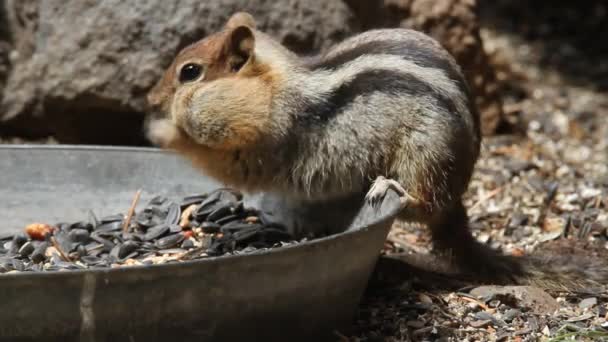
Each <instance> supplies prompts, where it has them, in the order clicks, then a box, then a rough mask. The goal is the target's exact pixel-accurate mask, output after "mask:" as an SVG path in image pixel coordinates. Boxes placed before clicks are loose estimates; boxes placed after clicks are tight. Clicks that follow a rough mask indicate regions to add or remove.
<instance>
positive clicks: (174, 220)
mask: <svg viewBox="0 0 608 342" xmlns="http://www.w3.org/2000/svg"><path fill="white" fill-rule="evenodd" d="M181 215H182V210H181V208H180V206H179V204H177V203H171V204H170V205H169V212H168V213H167V217H166V218H165V223H166V224H178V223H179V220H180V218H181Z"/></svg>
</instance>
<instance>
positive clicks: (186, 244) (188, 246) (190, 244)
mask: <svg viewBox="0 0 608 342" xmlns="http://www.w3.org/2000/svg"><path fill="white" fill-rule="evenodd" d="M181 247H182V248H183V249H192V248H194V242H192V240H191V239H188V240H184V242H182V245H181Z"/></svg>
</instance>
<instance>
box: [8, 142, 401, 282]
mask: <svg viewBox="0 0 608 342" xmlns="http://www.w3.org/2000/svg"><path fill="white" fill-rule="evenodd" d="M0 150H60V151H69V150H75V151H116V152H146V153H155V154H159V153H160V154H166V155H174V153H172V152H170V151H166V150H163V149H160V148H156V147H139V146H117V145H70V144H0ZM389 191H391V192H394V190H392V189H389ZM403 206H404V205H403V203H399V205H395V206H394V207H393V208H391V209H390V210H388V211H387V212H386V214H385V215H377V217H375V218H374V219H373V220H371V221H369V222H368V224H367V225H366V226H364V227H357V228H356V229H350V230H346V231H344V232H341V233H337V234H333V235H329V236H325V237H321V238H317V239H312V240H306V241H303V242H297V243H295V244H289V245H285V246H280V247H274V248H266V249H261V250H255V251H253V252H250V253H243V254H223V255H219V256H210V257H206V258H199V259H193V260H186V261H180V262H176V263H164V264H152V265H133V266H122V267H114V268H111V267H109V268H96V269H77V270H65V271H42V272H16V273H8V274H6V273H4V274H0V280H8V279H26V278H27V279H32V280H35V279H44V278H47V277H57V276H60V277H70V276H81V275H82V276H85V275H89V274H91V275H102V274H105V275H108V276H109V275H111V274H120V273H123V272H129V271H130V270H133V271H134V272H137V271H139V272H161V271H162V270H163V269H165V270H166V272H167V273H170V272H171V271H172V270H173V269H178V268H184V267H188V266H196V265H198V264H201V265H202V264H212V263H221V262H236V261H238V260H242V258H245V257H249V259H252V258H255V257H260V256H269V255H280V254H282V253H288V252H291V251H293V250H294V249H297V248H306V247H312V248H314V247H318V246H321V245H324V244H328V243H330V242H332V241H335V240H337V239H341V238H345V237H351V236H353V235H355V234H361V233H362V232H365V231H367V230H369V229H370V228H371V227H376V226H379V225H382V224H384V223H386V221H389V220H394V218H395V216H396V215H397V213H398V212H399V211H400V210H402V209H403ZM277 257H279V256H277ZM155 270H156V271H155Z"/></svg>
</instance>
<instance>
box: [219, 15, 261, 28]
mask: <svg viewBox="0 0 608 342" xmlns="http://www.w3.org/2000/svg"><path fill="white" fill-rule="evenodd" d="M239 26H247V27H249V28H251V29H254V30H255V28H256V27H255V26H256V25H255V19H253V16H252V15H251V14H249V13H247V12H236V13H234V14H233V15H232V16H231V17H230V19H228V21H227V22H226V25H225V28H226V29H228V30H230V29H234V28H237V27H239Z"/></svg>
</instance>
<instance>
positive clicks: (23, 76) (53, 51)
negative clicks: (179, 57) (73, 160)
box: [0, 0, 357, 144]
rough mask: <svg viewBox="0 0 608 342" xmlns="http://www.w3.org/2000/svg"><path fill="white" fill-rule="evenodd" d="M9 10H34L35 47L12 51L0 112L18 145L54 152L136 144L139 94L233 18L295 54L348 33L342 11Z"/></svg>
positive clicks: (350, 27) (292, 4)
mask: <svg viewBox="0 0 608 342" xmlns="http://www.w3.org/2000/svg"><path fill="white" fill-rule="evenodd" d="M8 3H9V4H11V3H12V8H9V9H8V10H9V11H14V12H20V11H23V10H25V9H28V8H29V7H28V5H30V6H31V5H34V6H35V7H36V10H37V14H38V15H37V16H38V19H37V29H36V31H35V36H34V39H32V40H30V41H26V42H23V43H20V49H21V50H22V51H23V52H22V51H17V52H18V53H19V54H23V55H21V56H18V58H17V62H16V63H15V64H14V66H13V70H12V72H11V74H10V76H9V77H8V80H7V84H6V88H5V91H4V99H3V101H2V105H1V106H0V110H1V112H2V113H3V116H4V119H5V120H9V121H8V123H7V124H8V125H12V126H13V127H14V128H15V129H16V130H18V131H20V133H21V134H22V135H29V134H34V132H36V133H41V132H40V130H41V127H43V128H44V129H45V130H48V133H50V134H53V135H55V136H56V137H57V138H58V139H59V140H60V141H63V142H78V143H113V144H139V143H142V142H143V137H142V134H141V133H142V132H141V129H140V126H141V122H142V119H143V115H142V114H143V113H144V112H145V110H146V106H145V93H146V92H147V90H148V89H149V88H150V87H151V86H152V85H153V84H154V82H155V81H156V80H157V79H158V78H159V77H160V75H161V73H162V71H163V69H164V68H165V67H166V66H167V65H168V63H170V61H171V59H172V58H173V56H174V54H175V53H176V52H177V51H178V50H179V49H180V48H182V47H183V46H185V45H187V44H189V43H191V42H193V41H195V40H198V39H200V38H202V37H203V36H204V35H206V34H209V33H211V32H213V31H216V30H218V29H219V28H220V27H221V26H222V25H223V24H224V22H225V21H226V19H227V18H228V17H229V16H230V15H231V14H232V13H233V12H235V11H237V10H246V11H249V12H251V13H252V14H253V15H254V16H255V17H256V18H257V20H258V22H259V25H260V27H261V29H262V30H265V31H267V32H268V33H270V34H271V35H273V36H275V37H277V38H278V39H279V40H280V41H281V42H282V43H284V44H285V45H287V46H288V47H290V48H292V49H293V50H295V51H297V52H305V51H313V50H318V49H321V48H323V47H326V46H328V45H329V44H331V43H332V42H335V41H336V40H341V39H343V38H344V37H346V36H347V35H349V34H352V33H353V32H354V31H355V30H356V29H357V26H356V22H355V21H354V18H353V16H352V13H351V11H350V10H349V9H348V8H347V6H346V5H344V4H343V3H342V2H341V1H326V2H318V1H316V0H306V1H301V0H290V1H264V0H254V1H247V2H246V4H244V3H243V1H239V0H223V1H200V0H184V1H179V2H175V1H162V0H147V1H120V0H104V1H82V0H67V1H66V0H45V1H32V0H21V1H14V2H13V1H9V2H8ZM243 4H244V5H243ZM16 6H18V8H15V7H16ZM17 25H18V26H19V24H17ZM17 29H19V30H20V29H22V28H21V27H18V28H17ZM13 31H17V30H16V29H13ZM18 38H20V37H18ZM24 39H26V40H27V39H28V38H27V37H25V38H24ZM28 50H29V51H34V52H33V53H32V54H31V56H30V55H28V53H27V51H28Z"/></svg>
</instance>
